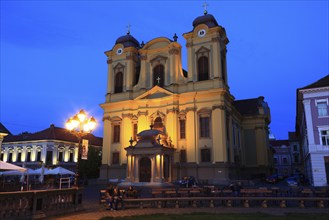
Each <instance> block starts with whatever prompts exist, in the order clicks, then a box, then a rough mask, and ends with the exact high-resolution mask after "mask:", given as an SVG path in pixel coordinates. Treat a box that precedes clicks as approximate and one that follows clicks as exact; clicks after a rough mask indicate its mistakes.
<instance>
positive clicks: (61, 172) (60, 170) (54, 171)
mask: <svg viewBox="0 0 329 220" xmlns="http://www.w3.org/2000/svg"><path fill="white" fill-rule="evenodd" d="M74 174H75V173H74V172H72V171H70V170H67V169H65V168H63V167H57V168H55V169H52V170H48V171H46V172H45V175H74Z"/></svg>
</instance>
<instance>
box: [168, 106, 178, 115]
mask: <svg viewBox="0 0 329 220" xmlns="http://www.w3.org/2000/svg"><path fill="white" fill-rule="evenodd" d="M178 112H179V109H178V108H175V107H173V108H171V109H167V114H168V113H178Z"/></svg>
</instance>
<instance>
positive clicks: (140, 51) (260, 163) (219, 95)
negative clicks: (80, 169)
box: [100, 12, 272, 183]
mask: <svg viewBox="0 0 329 220" xmlns="http://www.w3.org/2000/svg"><path fill="white" fill-rule="evenodd" d="M183 37H184V38H185V40H186V45H185V46H186V49H187V64H188V66H187V70H184V69H183V68H182V53H181V49H182V45H180V44H179V43H178V42H177V38H178V37H177V35H176V34H175V35H174V36H173V38H172V39H169V38H166V37H158V38H154V39H152V40H150V41H148V42H147V43H144V42H142V43H140V42H139V41H138V40H137V39H136V38H134V37H133V36H132V35H131V34H130V32H128V33H127V34H126V35H124V36H121V37H119V38H118V39H117V40H116V42H115V43H114V46H113V48H112V49H111V50H109V51H106V52H105V54H106V56H107V66H108V72H107V90H106V99H105V102H104V103H103V104H101V107H102V108H103V110H104V116H103V120H104V142H103V154H102V167H101V170H100V179H101V180H106V179H109V178H125V179H126V180H127V181H130V182H150V183H163V182H167V181H173V180H176V179H180V178H182V177H184V176H194V177H196V178H197V179H198V180H199V181H200V182H204V183H221V182H227V181H229V180H230V179H242V178H257V177H263V176H265V175H267V174H268V173H269V171H270V168H271V165H270V161H271V160H272V159H271V158H272V155H271V150H270V148H269V141H268V136H269V135H268V133H269V131H268V126H269V124H270V122H271V116H270V108H269V106H268V104H267V102H266V101H265V99H264V97H262V96H259V97H256V98H250V99H245V100H236V99H235V98H234V96H233V95H232V94H231V93H230V87H229V83H228V82H229V81H228V78H229V77H228V71H227V62H226V52H227V47H226V45H227V44H228V42H229V40H228V38H227V36H226V31H225V29H224V28H223V27H222V26H220V25H219V24H218V23H217V21H216V19H215V17H214V16H213V15H211V14H208V13H207V12H205V13H204V15H202V16H199V17H197V18H196V19H194V21H193V22H192V28H191V29H190V30H188V32H186V33H184V34H183Z"/></svg>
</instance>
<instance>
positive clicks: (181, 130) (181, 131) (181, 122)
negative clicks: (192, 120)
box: [179, 119, 185, 139]
mask: <svg viewBox="0 0 329 220" xmlns="http://www.w3.org/2000/svg"><path fill="white" fill-rule="evenodd" d="M179 134H180V139H185V120H184V119H181V120H179Z"/></svg>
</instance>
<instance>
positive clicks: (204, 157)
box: [201, 148, 210, 162]
mask: <svg viewBox="0 0 329 220" xmlns="http://www.w3.org/2000/svg"><path fill="white" fill-rule="evenodd" d="M201 162H210V149H208V148H204V149H201Z"/></svg>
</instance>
